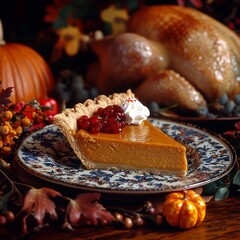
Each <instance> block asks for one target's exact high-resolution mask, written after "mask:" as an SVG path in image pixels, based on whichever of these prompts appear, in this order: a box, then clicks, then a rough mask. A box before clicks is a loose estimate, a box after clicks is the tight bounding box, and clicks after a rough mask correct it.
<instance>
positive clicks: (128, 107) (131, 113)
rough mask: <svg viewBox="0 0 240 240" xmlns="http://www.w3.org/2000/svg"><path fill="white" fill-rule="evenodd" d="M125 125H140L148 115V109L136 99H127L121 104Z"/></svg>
mask: <svg viewBox="0 0 240 240" xmlns="http://www.w3.org/2000/svg"><path fill="white" fill-rule="evenodd" d="M122 109H123V111H124V113H125V115H126V123H127V124H135V125H140V124H141V123H142V122H143V121H144V120H146V119H147V117H148V116H149V115H150V111H149V109H148V108H147V107H146V106H144V105H143V104H142V103H141V102H140V101H138V100H137V99H136V98H130V97H129V98H127V99H126V100H125V101H124V102H123V103H122Z"/></svg>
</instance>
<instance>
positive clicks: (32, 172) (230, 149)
mask: <svg viewBox="0 0 240 240" xmlns="http://www.w3.org/2000/svg"><path fill="white" fill-rule="evenodd" d="M149 121H151V122H153V123H154V122H156V121H158V122H163V123H166V124H170V125H171V124H172V125H173V126H180V127H182V128H189V129H193V130H194V131H197V132H201V133H202V134H207V135H208V136H209V137H211V138H214V139H215V140H216V141H218V142H219V143H221V144H223V145H224V147H225V148H226V150H228V152H229V156H231V163H230V164H229V166H228V167H227V168H226V169H225V171H224V172H222V173H220V174H218V175H215V176H214V177H212V178H211V179H208V180H205V181H199V182H197V183H192V184H188V185H187V186H184V187H183V186H181V187H177V188H171V189H165V190H164V189H157V190H152V189H151V190H147V189H145V190H138V189H109V188H101V187H93V186H86V185H82V184H77V183H73V182H71V183H69V182H65V181H59V180H58V179H55V178H52V177H50V176H46V175H44V174H41V173H39V172H36V171H35V170H34V169H32V168H30V167H28V166H27V165H26V164H24V163H23V162H22V161H21V159H20V156H18V151H19V149H20V148H21V146H22V145H23V144H24V143H25V141H27V139H28V138H30V137H31V136H33V135H36V134H38V133H40V132H42V131H46V129H49V128H54V127H55V128H57V127H56V126H55V125H48V126H46V127H45V128H43V129H40V130H38V131H36V132H33V133H31V134H29V135H28V136H27V137H26V138H25V139H24V140H23V141H22V142H21V143H20V144H19V146H18V148H17V149H16V152H15V156H14V163H15V164H16V165H17V167H18V168H19V167H20V169H21V171H23V172H24V173H27V174H29V175H30V176H32V177H36V178H37V179H39V180H43V181H46V182H49V183H54V184H57V185H59V186H61V187H67V188H71V189H75V190H76V189H77V190H83V191H91V192H92V191H95V192H101V193H110V194H121V195H126V194H128V195H129V194H130V195H132V194H134V195H136V194H137V195H145V194H159V193H166V192H171V191H178V190H184V189H190V188H196V187H201V186H203V185H206V184H207V183H210V182H213V181H216V180H218V179H220V178H222V177H224V176H225V175H226V174H228V173H229V172H230V171H231V170H232V169H233V168H234V166H235V163H236V161H237V155H236V152H235V150H234V148H233V147H232V145H231V144H230V143H229V142H228V141H227V140H226V139H225V138H223V137H221V136H219V135H218V134H214V133H211V132H209V131H206V130H205V129H204V130H202V129H201V128H199V127H196V126H194V125H192V124H183V123H179V122H174V121H172V120H165V119H157V118H149ZM158 124H160V123H158ZM18 170H19V169H18Z"/></svg>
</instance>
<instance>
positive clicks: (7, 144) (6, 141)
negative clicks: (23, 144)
mask: <svg viewBox="0 0 240 240" xmlns="http://www.w3.org/2000/svg"><path fill="white" fill-rule="evenodd" d="M30 124H31V121H30V119H29V118H27V117H23V118H21V119H15V118H14V113H13V112H12V111H10V110H6V111H3V112H2V113H1V115H0V156H1V157H4V156H8V155H9V154H10V153H11V151H12V146H13V145H14V144H15V140H16V139H18V138H19V137H20V136H21V134H22V132H23V128H27V127H29V126H30Z"/></svg>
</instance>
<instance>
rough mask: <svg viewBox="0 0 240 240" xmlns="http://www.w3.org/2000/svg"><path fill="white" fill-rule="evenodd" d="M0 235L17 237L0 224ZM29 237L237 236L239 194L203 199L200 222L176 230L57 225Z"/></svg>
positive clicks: (65, 239) (71, 239) (239, 233)
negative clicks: (68, 229)
mask: <svg viewBox="0 0 240 240" xmlns="http://www.w3.org/2000/svg"><path fill="white" fill-rule="evenodd" d="M0 239H1V240H3V239H8V240H12V239H19V235H16V234H14V229H13V228H12V227H11V228H7V227H0ZM24 239H32V240H45V239H46V240H51V239H52V240H55V239H56V240H77V239H103V240H108V239H109V240H110V239H111V240H112V239H114V240H115V239H116V240H117V239H144V240H150V239H151V240H153V239H174V240H176V239H178V240H180V239H184V240H186V239H201V240H204V239H208V240H210V239H225V240H227V239H240V196H237V197H230V198H228V199H226V200H222V201H213V200H211V201H210V202H208V203H207V215H206V218H205V220H204V222H203V223H202V224H201V225H200V226H198V227H195V228H192V229H189V230H178V229H175V228H170V227H167V226H165V225H164V226H162V227H155V226H152V227H150V226H149V227H141V228H134V229H130V230H127V229H121V228H119V227H115V226H114V227H113V226H105V227H81V228H77V229H75V231H73V232H65V231H63V230H61V229H60V228H59V226H55V227H54V226H51V227H46V228H43V229H41V230H40V231H39V232H37V233H32V234H30V235H28V236H25V237H24Z"/></svg>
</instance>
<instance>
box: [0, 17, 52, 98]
mask: <svg viewBox="0 0 240 240" xmlns="http://www.w3.org/2000/svg"><path fill="white" fill-rule="evenodd" d="M0 81H1V82H2V84H1V86H0V87H2V88H3V89H6V88H7V87H14V89H13V92H12V94H11V97H10V99H11V101H12V103H16V102H21V101H25V102H26V101H29V100H32V99H33V98H45V97H47V96H48V95H49V94H50V92H51V91H52V90H53V87H54V83H55V81H54V78H53V75H52V72H51V70H50V68H49V66H48V65H47V63H46V62H45V60H44V59H43V58H42V57H41V56H40V55H39V54H38V53H37V52H36V51H34V50H33V49H31V48H30V47H27V46H25V45H22V44H18V43H5V41H4V40H3V30H2V23H1V21H0Z"/></svg>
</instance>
